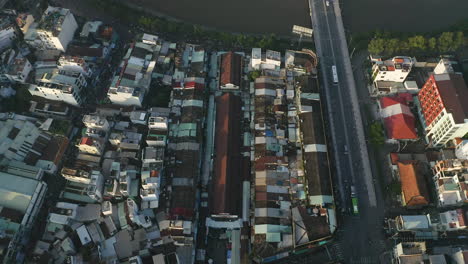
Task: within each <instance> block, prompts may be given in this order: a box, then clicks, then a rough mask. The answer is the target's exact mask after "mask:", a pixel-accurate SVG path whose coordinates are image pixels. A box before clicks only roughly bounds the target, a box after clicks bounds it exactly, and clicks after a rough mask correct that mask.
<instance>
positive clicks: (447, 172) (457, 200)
mask: <svg viewBox="0 0 468 264" xmlns="http://www.w3.org/2000/svg"><path fill="white" fill-rule="evenodd" d="M467 169H468V161H467V160H457V159H449V160H440V161H438V162H436V163H435V164H432V171H433V173H434V177H433V180H434V184H435V189H436V192H437V196H438V200H439V201H438V204H439V206H441V207H443V206H454V205H462V204H464V203H466V202H467V201H468V179H465V177H466V176H465V172H466V171H467Z"/></svg>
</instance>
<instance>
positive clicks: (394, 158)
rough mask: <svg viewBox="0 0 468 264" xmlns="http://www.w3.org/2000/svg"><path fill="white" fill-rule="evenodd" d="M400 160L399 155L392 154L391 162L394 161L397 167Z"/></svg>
mask: <svg viewBox="0 0 468 264" xmlns="http://www.w3.org/2000/svg"><path fill="white" fill-rule="evenodd" d="M399 159H400V158H399V157H398V153H390V160H391V161H392V164H393V165H396V164H397V162H398V160H399Z"/></svg>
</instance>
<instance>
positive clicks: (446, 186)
mask: <svg viewBox="0 0 468 264" xmlns="http://www.w3.org/2000/svg"><path fill="white" fill-rule="evenodd" d="M444 189H445V190H447V191H455V190H458V185H457V184H455V183H446V184H444Z"/></svg>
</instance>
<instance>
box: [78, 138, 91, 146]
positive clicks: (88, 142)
mask: <svg viewBox="0 0 468 264" xmlns="http://www.w3.org/2000/svg"><path fill="white" fill-rule="evenodd" d="M80 145H88V146H92V145H93V139H92V138H90V137H84V138H81V142H80Z"/></svg>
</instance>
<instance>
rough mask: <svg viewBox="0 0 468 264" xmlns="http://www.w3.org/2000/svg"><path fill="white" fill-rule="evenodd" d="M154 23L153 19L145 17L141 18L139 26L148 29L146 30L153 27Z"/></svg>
mask: <svg viewBox="0 0 468 264" xmlns="http://www.w3.org/2000/svg"><path fill="white" fill-rule="evenodd" d="M152 22H153V21H152V20H151V18H149V17H145V16H141V17H140V18H139V19H138V24H140V25H142V26H143V27H146V28H149V27H151V24H152Z"/></svg>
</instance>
